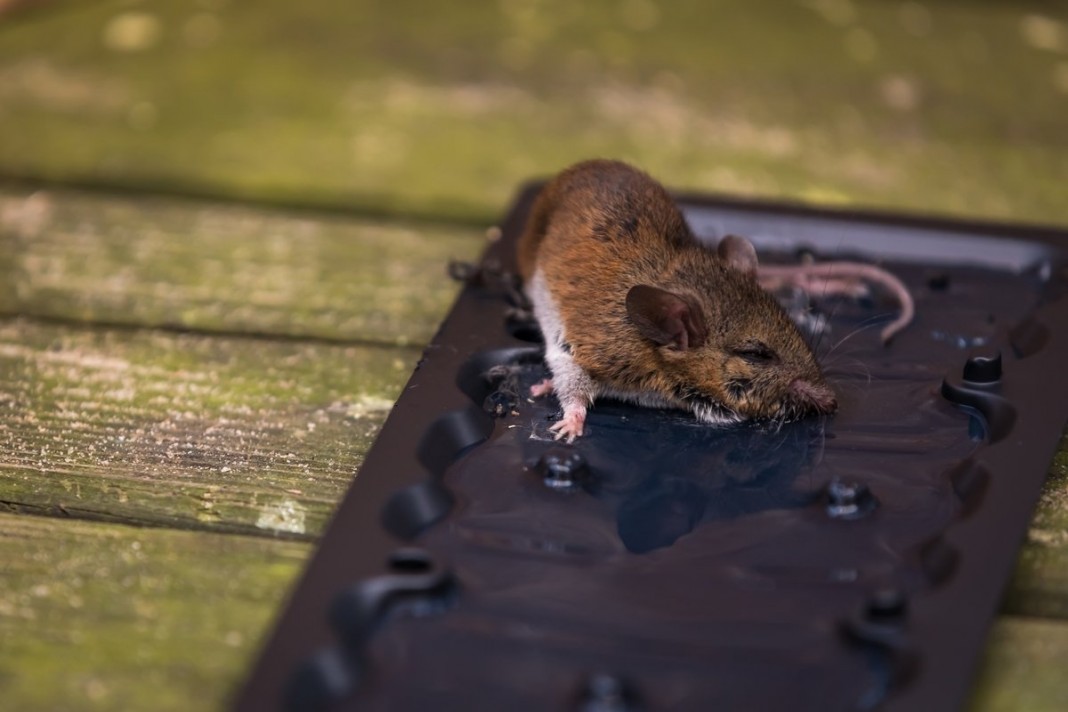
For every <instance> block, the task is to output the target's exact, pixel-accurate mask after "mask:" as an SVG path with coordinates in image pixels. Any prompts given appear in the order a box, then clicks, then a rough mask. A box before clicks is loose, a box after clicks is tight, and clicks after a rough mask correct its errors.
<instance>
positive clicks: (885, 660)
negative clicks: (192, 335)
mask: <svg viewBox="0 0 1068 712" xmlns="http://www.w3.org/2000/svg"><path fill="white" fill-rule="evenodd" d="M536 188H537V186H530V187H528V188H527V189H526V190H525V191H524V192H523V193H522V194H521V195H520V197H519V199H518V201H517V203H516V205H515V207H514V208H513V210H512V211H511V212H510V213H509V215H508V217H507V219H506V220H505V223H504V225H503V229H502V237H501V239H500V240H498V241H497V242H495V243H494V244H492V245H491V247H490V248H489V249H488V250H487V253H486V255H485V257H484V259H483V262H482V269H481V270H479V271H475V272H474V273H473V274H471V275H470V280H469V284H468V285H467V286H466V288H465V289H464V291H463V293H462V294H461V296H460V298H459V300H458V301H457V303H456V305H455V307H454V308H453V310H452V312H451V313H450V314H449V316H448V317H447V319H446V320H445V322H444V324H443V325H442V327H441V330H440V331H439V332H438V334H437V335H436V336H435V338H434V339H433V341H432V343H431V344H430V346H428V347H427V349H426V352H425V355H424V358H423V360H422V361H421V362H420V364H419V367H418V368H417V369H416V372H415V373H414V374H413V376H412V378H411V380H410V381H409V383H408V386H407V387H406V389H405V391H404V393H403V394H402V395H401V397H400V399H399V400H398V402H397V404H396V406H395V407H394V409H393V411H392V413H391V414H390V416H389V419H388V420H387V422H386V424H385V426H384V428H383V430H382V432H381V434H380V435H379V438H378V440H377V441H376V443H375V445H374V447H373V448H372V449H371V451H370V452H369V453H368V455H367V459H366V461H365V463H364V465H363V468H362V469H361V471H360V474H359V477H358V478H357V480H356V482H355V483H354V485H353V486H352V488H351V489H350V491H349V493H348V494H347V495H346V497H345V499H344V501H343V502H342V504H341V506H340V508H339V509H338V511H337V514H336V516H335V518H334V520H333V521H332V523H331V524H330V527H329V529H328V530H327V532H326V535H325V537H324V539H323V541H322V543H321V545H320V547H319V550H318V552H317V553H316V555H315V557H314V559H313V560H312V562H311V563H310V565H309V567H308V569H307V571H306V572H305V574H304V577H303V579H302V580H301V582H300V584H299V586H298V588H297V589H296V591H295V592H294V594H293V597H292V600H291V601H290V603H289V606H288V608H287V610H286V612H285V614H284V616H283V617H282V618H281V620H280V621H279V623H278V626H277V628H276V629H275V631H274V634H273V636H272V637H271V638H270V640H269V641H268V644H267V646H266V648H265V649H264V651H263V654H262V657H261V658H260V659H259V662H258V664H257V665H256V668H255V669H254V671H253V673H252V675H251V677H250V679H249V681H248V683H247V685H246V686H245V687H244V689H243V690H242V692H241V693H240V695H239V697H238V699H237V701H236V709H240V710H248V711H249V712H252V711H257V712H258V711H260V710H269V709H301V710H303V709H357V710H390V711H400V710H419V711H421V710H435V711H438V712H446V711H449V710H457V711H460V710H462V711H464V712H470V711H474V710H508V711H509V712H525V711H527V710H530V711H532V712H533V711H538V712H543V711H545V710H585V711H587V712H594V711H596V712H622V711H623V710H646V711H648V712H653V711H656V710H672V711H682V710H695V711H698V710H699V711H701V712H704V711H706V710H736V709H737V710H741V709H746V710H749V709H752V710H821V711H822V710H857V709H886V710H908V711H909V712H922V711H924V710H931V711H932V712H934V711H937V712H944V711H946V710H952V709H958V708H960V707H961V706H962V705H963V704H964V702H965V701H966V700H967V694H968V691H969V689H970V685H971V681H972V674H973V670H974V667H975V664H976V661H977V656H978V655H979V653H980V651H981V649H982V644H983V640H984V637H985V635H986V631H987V628H988V626H989V623H990V620H991V618H992V616H993V615H994V613H995V612H996V610H997V604H998V600H999V598H1000V596H1001V593H1002V591H1003V588H1004V586H1005V584H1006V582H1007V580H1008V578H1009V575H1010V574H1011V572H1012V568H1013V562H1014V560H1015V558H1016V552H1017V549H1018V547H1019V544H1020V542H1021V541H1022V538H1023V536H1024V534H1025V532H1026V529H1027V525H1028V522H1029V520H1030V516H1031V513H1032V510H1033V508H1034V506H1035V503H1036V501H1037V499H1038V496H1039V492H1040V488H1041V484H1042V482H1043V479H1044V477H1045V475H1046V472H1047V469H1048V466H1049V463H1050V460H1051V458H1052V456H1053V454H1054V452H1055V449H1056V447H1057V443H1058V440H1059V437H1060V435H1061V431H1062V427H1063V426H1064V424H1065V420H1066V417H1068V379H1066V378H1065V377H1064V368H1065V366H1064V365H1065V364H1066V363H1068V331H1066V329H1065V326H1068V299H1066V298H1065V286H1066V284H1068V277H1066V271H1065V264H1066V262H1068V260H1066V254H1068V253H1066V248H1068V235H1066V234H1065V233H1064V232H1059V231H1056V230H1051V229H1044V228H1035V227H1017V226H1006V225H991V224H967V223H962V222H950V221H941V220H930V219H914V218H902V217H893V216H885V215H883V216H880V215H873V214H859V213H838V212H829V211H818V210H811V209H806V208H801V207H793V206H782V205H769V204H761V203H744V202H738V201H729V200H714V199H707V198H701V197H683V198H681V199H680V205H681V206H682V207H683V209H684V212H685V213H686V215H687V218H688V220H689V221H690V222H691V224H692V225H693V227H694V230H695V232H696V233H697V234H698V235H699V236H700V237H702V238H710V239H715V238H718V237H720V236H722V235H724V234H726V233H731V232H733V233H738V234H742V235H746V236H748V237H750V238H751V239H752V240H753V242H754V243H755V244H756V246H757V248H758V250H759V251H760V252H761V256H762V258H763V259H769V260H774V261H790V260H792V259H797V256H798V255H799V254H800V253H803V252H810V253H813V254H815V255H816V256H817V258H819V259H843V258H849V259H863V260H868V261H876V262H879V263H881V264H883V265H884V266H886V267H887V268H889V269H891V270H892V271H894V272H895V273H896V274H898V275H899V276H900V277H901V278H902V279H903V280H904V281H905V283H906V284H907V285H908V287H909V289H910V291H911V292H912V293H913V294H914V296H915V298H916V306H917V316H916V320H915V321H914V323H913V324H912V325H910V326H909V327H908V329H907V330H905V331H904V332H903V333H901V334H900V335H899V336H898V337H897V338H896V339H895V340H894V342H893V343H892V344H891V345H890V346H887V347H884V346H883V345H882V344H881V343H880V342H879V339H878V328H862V327H865V326H871V325H872V324H873V323H876V322H878V321H879V319H880V318H882V317H886V318H889V317H891V316H892V315H893V312H894V307H893V305H887V304H882V303H880V302H878V301H872V300H868V302H866V303H855V302H837V303H834V304H830V305H823V310H824V315H825V317H826V319H827V323H828V324H829V325H830V333H827V334H824V335H823V336H822V337H820V338H821V347H820V351H821V352H828V351H829V352H830V353H828V354H827V355H825V356H824V358H823V360H824V365H825V370H826V372H827V374H828V376H829V380H830V382H831V383H832V385H833V386H834V387H835V389H836V391H837V393H838V395H839V401H840V410H839V412H838V414H836V415H835V416H834V417H833V418H831V419H828V420H826V421H825V422H821V421H819V420H809V421H802V422H798V423H793V424H789V425H787V426H785V427H782V428H781V429H776V430H771V429H769V428H768V427H767V426H762V425H759V424H756V425H745V426H738V427H733V428H729V429H715V428H709V427H707V426H701V425H698V424H696V423H694V422H693V421H692V420H691V419H690V418H689V417H688V416H687V415H685V414H682V413H675V412H670V411H655V410H648V409H640V408H636V407H632V406H628V405H624V404H615V403H612V402H599V403H598V404H596V405H595V407H594V408H593V410H591V412H590V415H589V418H588V421H587V423H588V434H587V436H585V437H583V438H581V439H580V440H579V441H577V442H576V444H575V445H574V446H572V447H566V446H561V445H559V444H555V443H553V442H552V441H551V440H549V437H548V435H549V433H548V426H549V425H550V424H551V423H552V420H553V417H554V415H555V412H554V411H555V407H556V404H555V401H553V400H552V399H551V398H550V399H539V400H537V401H531V400H529V399H527V398H526V397H525V393H526V390H527V389H528V388H529V386H530V384H531V383H533V382H535V381H536V380H537V379H538V378H540V377H541V376H543V375H544V370H543V367H542V366H541V361H540V347H539V345H538V344H537V343H536V340H537V330H536V329H535V328H531V326H530V325H529V324H526V323H524V322H521V321H516V320H515V319H514V318H510V314H512V313H513V311H514V310H512V308H511V307H510V304H509V292H510V291H511V285H510V284H509V282H508V280H507V279H506V278H502V277H501V276H500V273H501V272H502V271H504V272H507V271H508V270H509V269H510V268H511V265H512V263H513V259H514V247H515V241H516V239H517V237H518V234H519V232H520V230H521V228H522V225H523V221H524V219H525V216H526V213H527V211H528V209H529V207H530V203H531V201H532V199H533V196H534V194H535V192H536ZM513 297H514V295H513ZM847 335H848V336H849V338H846V339H845V340H844V341H843V340H842V339H843V337H845V336H847ZM838 342H840V343H838ZM835 344H837V346H836V347H835V348H834V349H833V350H831V349H830V347H831V346H833V345H835ZM413 547H415V548H413Z"/></svg>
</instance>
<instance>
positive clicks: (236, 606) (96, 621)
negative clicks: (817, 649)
mask: <svg viewBox="0 0 1068 712" xmlns="http://www.w3.org/2000/svg"><path fill="white" fill-rule="evenodd" d="M0 546H2V547H3V549H4V557H5V565H4V576H2V577H0V687H2V688H3V691H4V705H5V708H9V709H17V710H24V711H26V712H35V711H36V710H42V711H43V710H56V709H63V710H69V711H71V712H75V711H80V710H131V709H151V710H158V711H159V712H167V711H168V710H183V711H184V710H190V709H197V710H209V709H219V708H221V707H222V705H223V703H224V701H225V699H226V697H227V695H228V694H230V692H231V690H233V689H234V686H235V685H237V684H239V683H240V681H241V680H242V678H243V676H244V674H245V673H246V668H247V666H248V665H249V664H250V662H251V657H252V655H253V653H254V651H255V649H256V647H257V644H258V641H260V640H261V639H262V637H263V636H264V635H265V634H266V632H267V630H268V629H269V625H270V620H271V618H272V617H273V616H274V615H275V611H276V609H277V606H278V605H279V604H280V603H281V602H282V601H283V599H284V597H285V592H286V590H287V589H288V588H289V586H290V585H292V582H293V581H294V579H295V577H296V575H297V573H298V571H299V569H300V566H301V564H302V562H303V560H304V558H305V557H306V556H307V555H308V553H309V551H310V550H309V546H308V545H307V544H303V543H298V542H283V541H275V540H265V539H258V538H250V537H240V536H222V535H219V534H214V533H205V532H175V531H167V530H160V529H139V528H134V527H125V526H117V525H110V524H101V523H90V522H76V521H65V522H57V521H56V520H51V519H44V518H39V517H19V516H12V515H5V514H0ZM1066 656H1068V624H1066V623H1064V622H1053V621H1044V620H1035V619H1026V618H1016V617H1011V616H1009V617H1002V618H1001V619H999V621H998V622H997V624H996V625H995V627H994V630H993V633H992V635H991V639H990V644H989V646H988V649H987V654H986V658H985V664H984V668H983V672H982V674H981V676H980V684H979V688H978V691H977V694H976V696H975V700H974V703H973V705H972V709H973V710H975V712H1002V711H1004V712H1017V711H1018V710H1028V712H1045V711H1046V710H1049V711H1050V712H1053V711H1054V710H1057V711H1059V710H1062V709H1064V708H1065V706H1066V704H1068V678H1066V677H1065V676H1064V675H1063V674H1061V667H1062V663H1063V660H1064V659H1065V657H1066Z"/></svg>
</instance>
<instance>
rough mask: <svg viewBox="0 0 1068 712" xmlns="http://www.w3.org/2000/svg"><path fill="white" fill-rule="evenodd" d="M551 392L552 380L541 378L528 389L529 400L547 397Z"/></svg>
mask: <svg viewBox="0 0 1068 712" xmlns="http://www.w3.org/2000/svg"><path fill="white" fill-rule="evenodd" d="M552 392H553V379H551V378H543V379H542V380H541V381H539V382H538V383H535V384H534V385H533V386H531V387H530V396H531V398H540V397H542V396H547V395H549V394H550V393H552Z"/></svg>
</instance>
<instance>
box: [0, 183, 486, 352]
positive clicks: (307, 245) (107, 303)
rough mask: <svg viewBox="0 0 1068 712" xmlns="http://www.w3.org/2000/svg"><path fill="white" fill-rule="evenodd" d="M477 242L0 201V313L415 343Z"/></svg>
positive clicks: (92, 203) (352, 226)
mask: <svg viewBox="0 0 1068 712" xmlns="http://www.w3.org/2000/svg"><path fill="white" fill-rule="evenodd" d="M482 242H483V237H482V235H481V234H480V231H478V230H473V229H463V228H449V227H441V226H432V225H418V226H417V225H412V224H401V223H383V222H381V221H368V220H354V219H351V218H343V217H337V216H334V217H331V216H322V215H315V216H313V215H310V214H307V213H286V212H279V211H264V210H253V209H250V208H248V207H240V206H234V205H222V204H219V203H211V202H198V201H184V200H175V199H166V198H144V197H142V198H141V199H134V198H130V197H121V196H110V195H105V194H85V193H79V192H71V191H37V192H33V193H27V192H13V191H2V190H0V311H6V312H7V313H9V314H10V313H17V314H25V315H32V316H44V317H62V318H69V319H75V320H88V321H103V322H107V323H118V324H135V325H138V326H178V327H182V328H187V329H198V330H208V331H238V332H259V333H270V334H285V335H290V336H314V337H323V338H328V339H341V340H346V339H348V340H360V341H367V342H382V343H399V344H405V343H414V344H421V343H425V342H426V341H428V340H429V338H430V336H431V335H433V333H434V331H435V330H436V329H437V325H438V323H439V322H440V321H441V317H442V316H443V315H444V313H445V311H446V310H447V308H448V305H449V304H450V303H451V302H452V300H453V297H454V295H455V293H456V292H457V286H456V284H455V283H453V282H451V281H450V280H449V278H448V276H447V275H446V264H447V262H448V260H449V259H450V258H465V259H471V258H474V257H475V256H476V255H477V253H478V251H479V250H480V249H481V247H482Z"/></svg>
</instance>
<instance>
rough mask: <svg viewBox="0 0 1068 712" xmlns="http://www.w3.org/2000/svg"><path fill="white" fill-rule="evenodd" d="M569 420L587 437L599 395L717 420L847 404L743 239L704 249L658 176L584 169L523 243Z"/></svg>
mask: <svg viewBox="0 0 1068 712" xmlns="http://www.w3.org/2000/svg"><path fill="white" fill-rule="evenodd" d="M517 257H518V263H519V271H520V275H521V277H522V279H523V284H524V289H525V291H526V294H527V296H528V298H529V299H530V301H531V304H532V305H533V309H534V314H535V316H536V318H537V319H538V323H539V325H540V327H541V329H542V333H543V335H544V338H545V349H546V353H545V360H546V364H547V365H548V367H549V369H550V371H551V372H552V378H551V379H547V380H546V381H543V382H542V383H540V384H537V385H536V386H534V388H532V389H531V394H532V395H534V396H541V395H544V394H546V393H548V392H550V391H555V393H556V395H557V398H558V399H559V401H560V404H561V406H562V408H563V417H562V418H561V419H560V420H559V421H558V422H557V423H555V424H554V425H553V426H552V428H551V429H552V431H553V432H554V433H555V435H556V437H557V439H560V438H565V439H567V441H568V442H571V441H573V440H574V439H575V438H576V437H578V436H580V435H582V433H583V431H584V424H585V418H586V411H587V409H588V408H589V407H590V406H591V405H592V404H593V402H594V400H595V399H596V398H598V397H614V398H620V399H623V400H628V401H631V402H635V403H638V404H640V405H644V406H649V407H671V408H681V409H685V410H689V411H691V412H692V413H693V414H694V415H695V416H696V417H697V418H698V419H699V420H700V421H703V422H706V423H731V422H738V421H742V420H748V419H773V420H782V421H785V420H791V419H794V418H798V417H801V416H804V415H808V414H814V413H831V412H833V411H834V410H835V409H836V408H837V401H836V399H835V395H834V392H833V391H832V390H831V388H830V387H829V386H828V385H827V383H826V382H825V380H824V378H823V375H822V373H821V371H820V368H819V365H818V363H817V361H816V358H815V356H814V355H813V353H812V350H811V349H810V348H809V346H808V344H807V343H806V341H805V339H804V338H803V337H802V336H801V334H800V332H799V331H798V329H797V327H796V326H795V325H794V323H793V322H792V321H791V320H790V318H789V317H788V316H787V314H786V312H785V311H784V310H783V309H782V307H781V306H780V305H779V304H778V302H776V300H775V299H774V297H772V296H771V295H770V294H769V293H768V292H766V291H765V290H763V289H761V287H760V285H759V284H758V282H757V278H756V271H757V257H756V251H755V250H754V249H753V247H752V245H751V244H750V243H749V242H748V241H747V240H745V239H744V238H740V237H736V236H730V237H728V238H725V239H724V240H723V241H721V243H720V245H719V247H718V249H715V250H713V249H711V248H709V247H706V246H704V245H702V244H701V243H700V242H699V241H698V240H697V239H696V238H695V237H694V235H693V233H692V232H691V231H690V229H689V227H688V225H687V224H686V221H685V220H684V218H683V216H682V213H681V212H680V211H679V209H678V207H677V206H676V204H675V202H674V200H673V199H672V198H671V196H670V195H669V194H668V193H667V191H666V190H665V189H664V188H663V187H662V186H661V185H660V184H659V183H658V182H657V181H655V180H654V179H653V178H651V177H650V176H649V175H647V174H646V173H644V172H642V171H640V170H638V169H636V168H633V167H632V166H629V165H627V164H625V163H622V162H619V161H610V160H593V161H585V162H583V163H579V164H577V165H574V166H572V167H571V168H568V169H566V170H565V171H563V172H562V173H560V174H559V175H558V176H557V177H556V178H554V179H553V180H552V181H550V182H549V183H548V184H547V185H546V186H545V187H544V188H543V189H542V190H541V191H540V193H539V194H538V196H537V198H536V199H535V202H534V205H533V207H532V210H531V214H530V217H529V219H528V222H527V225H526V229H525V231H524V233H523V235H522V237H521V238H520V242H519V246H518V255H517Z"/></svg>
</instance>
